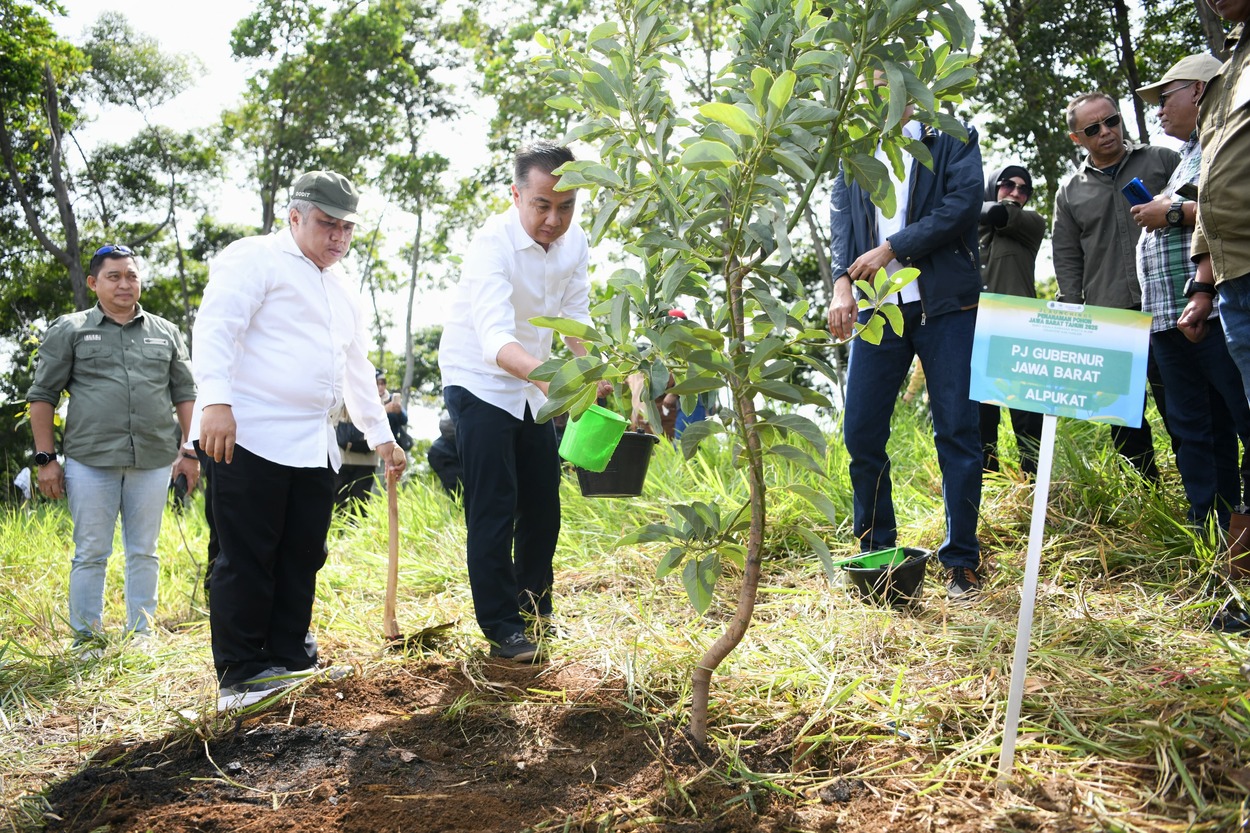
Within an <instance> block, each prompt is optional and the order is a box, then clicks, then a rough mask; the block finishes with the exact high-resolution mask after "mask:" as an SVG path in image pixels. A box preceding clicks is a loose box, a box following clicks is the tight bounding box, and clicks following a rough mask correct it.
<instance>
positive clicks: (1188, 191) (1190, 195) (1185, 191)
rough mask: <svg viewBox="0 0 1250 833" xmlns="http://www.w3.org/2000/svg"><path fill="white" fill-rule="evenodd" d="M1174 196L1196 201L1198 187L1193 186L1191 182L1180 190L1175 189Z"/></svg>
mask: <svg viewBox="0 0 1250 833" xmlns="http://www.w3.org/2000/svg"><path fill="white" fill-rule="evenodd" d="M1176 195H1177V196H1178V197H1184V198H1185V199H1187V200H1196V199H1198V186H1197V185H1194V184H1193V183H1192V182H1186V183H1185V184H1184V185H1182V186H1181V187H1180V188H1177V189H1176Z"/></svg>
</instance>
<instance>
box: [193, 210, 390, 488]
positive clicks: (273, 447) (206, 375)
mask: <svg viewBox="0 0 1250 833" xmlns="http://www.w3.org/2000/svg"><path fill="white" fill-rule="evenodd" d="M208 273H209V280H208V286H207V287H206V288H205V290H204V301H203V303H201V304H200V311H199V313H198V314H197V316H196V319H195V328H194V330H193V341H192V345H193V346H192V357H191V366H192V369H193V370H194V372H195V381H196V384H197V385H198V387H199V397H198V398H197V399H196V403H195V413H194V416H193V418H192V426H191V437H192V438H198V437H199V431H200V417H201V414H202V413H203V410H204V407H205V406H207V405H218V404H221V405H230V406H231V407H232V409H233V410H234V419H235V423H236V433H235V441H236V442H237V444H238V445H241V446H243V447H244V448H245V449H247V450H248V451H250V452H252V453H253V454H256V455H258V456H260V457H263V458H264V459H266V460H269V461H271V462H274V463H278V464H280V465H284V466H293V467H299V468H316V467H321V466H325V465H326V462H327V461H329V464H330V466H331V468H333V469H334V470H335V471H337V470H338V467H339V464H340V462H341V456H340V454H339V447H338V443H337V442H335V440H334V426H333V423H334V419H336V418H337V416H338V413H339V410H340V408H342V407H343V406H344V404H346V407H347V410H348V412H349V413H350V414H351V416H352V421H353V422H354V423H355V424H356V426H357V427H358V428H360V430H361V431H362V432H363V433H364V435H365V439H366V440H367V441H368V443H369V445H370V447H374V446H377V445H380V444H381V443H384V442H391V441H392V440H393V439H394V437H393V436H392V435H391V428H390V424H389V423H388V422H387V419H386V412H385V411H383V410H382V404H381V403H380V402H379V401H378V388H377V383H376V382H375V381H374V369H373V365H372V364H371V363H370V361H369V356H368V325H367V323H366V321H365V318H364V314H363V306H362V304H361V303H360V299H359V297H358V296H357V294H356V292H355V290H354V289H353V288H351V287H350V286H349V285H348V283H347V282H346V281H345V280H344V278H343V276H342V275H340V274H339V273H338V271H337V270H335V269H334V268H333V267H331V268H329V269H325V270H322V269H321V268H319V267H318V266H317V265H316V264H314V263H313V262H312V261H311V260H309V259H308V258H307V257H305V256H304V254H303V252H301V251H300V249H299V246H298V245H297V244H296V242H295V238H294V237H292V236H291V232H290V230H289V229H283V230H281V231H277V232H274V233H273V234H270V235H268V236H264V237H247V238H244V239H242V240H238V241H235V242H234V243H231V244H230V245H229V246H228V247H226V249H225V251H223V252H222V253H221V254H220V255H218V256H217V257H216V258H214V259H213V261H212V262H211V263H210V264H209V269H208Z"/></svg>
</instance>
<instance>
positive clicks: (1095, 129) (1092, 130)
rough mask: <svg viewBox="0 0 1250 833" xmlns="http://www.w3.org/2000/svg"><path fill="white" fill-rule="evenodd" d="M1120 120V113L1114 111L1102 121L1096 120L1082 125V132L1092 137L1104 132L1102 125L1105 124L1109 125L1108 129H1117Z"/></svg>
mask: <svg viewBox="0 0 1250 833" xmlns="http://www.w3.org/2000/svg"><path fill="white" fill-rule="evenodd" d="M1120 121H1121V119H1120V114H1119V113H1112V114H1111V115H1109V116H1107V117H1106V118H1105V119H1103V120H1102V121H1096V122H1094V123H1093V124H1090V125H1086V126H1085V127H1082V128H1081V132H1082V133H1084V134H1085V135H1086V136H1088V137H1090V138H1091V139H1092V138H1094V137H1095V136H1097V135H1098V134H1099V133H1101V132H1102V126H1103V125H1104V124H1105V125H1106V126H1107V129H1108V130H1115V129H1116V128H1117V127H1119V126H1120Z"/></svg>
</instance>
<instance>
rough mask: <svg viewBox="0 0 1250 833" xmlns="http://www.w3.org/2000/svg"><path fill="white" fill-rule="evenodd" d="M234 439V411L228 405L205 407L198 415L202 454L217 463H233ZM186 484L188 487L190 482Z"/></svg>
mask: <svg viewBox="0 0 1250 833" xmlns="http://www.w3.org/2000/svg"><path fill="white" fill-rule="evenodd" d="M234 437H235V423H234V409H233V408H231V407H230V406H229V405H205V406H204V413H202V414H201V415H200V448H202V449H204V453H205V454H207V455H208V456H209V457H212V458H213V460H214V461H215V462H218V463H220V462H222V461H223V460H224V461H225V462H227V463H230V462H233V461H234ZM188 462H189V461H188ZM187 482H188V487H189V485H190V481H189V480H188V481H187Z"/></svg>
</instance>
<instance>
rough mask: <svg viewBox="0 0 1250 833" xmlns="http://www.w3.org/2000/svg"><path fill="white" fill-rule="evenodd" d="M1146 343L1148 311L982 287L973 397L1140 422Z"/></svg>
mask: <svg viewBox="0 0 1250 833" xmlns="http://www.w3.org/2000/svg"><path fill="white" fill-rule="evenodd" d="M1149 346H1150V316H1149V315H1148V314H1146V313H1141V312H1135V311H1133V310H1124V309H1110V308H1108V307H1093V306H1082V305H1080V304H1061V303H1059V302H1058V301H1043V300H1038V299H1035V298H1018V297H1016V296H1014V295H994V294H989V293H985V294H982V295H981V303H980V306H979V307H978V308H977V329H976V337H975V339H974V341H973V345H972V385H971V388H970V390H969V397H970V398H972V399H975V400H978V401H980V402H989V403H993V404H996V405H1005V406H1007V407H1008V408H1017V409H1019V410H1022V411H1036V412H1038V413H1043V414H1054V415H1055V416H1065V417H1074V418H1076V419H1085V420H1093V421H1096V422H1106V423H1109V424H1112V425H1128V426H1130V427H1133V428H1136V427H1139V426H1140V425H1141V421H1142V405H1143V404H1144V401H1145V399H1144V397H1145V390H1146V355H1147V351H1148V349H1149Z"/></svg>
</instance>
